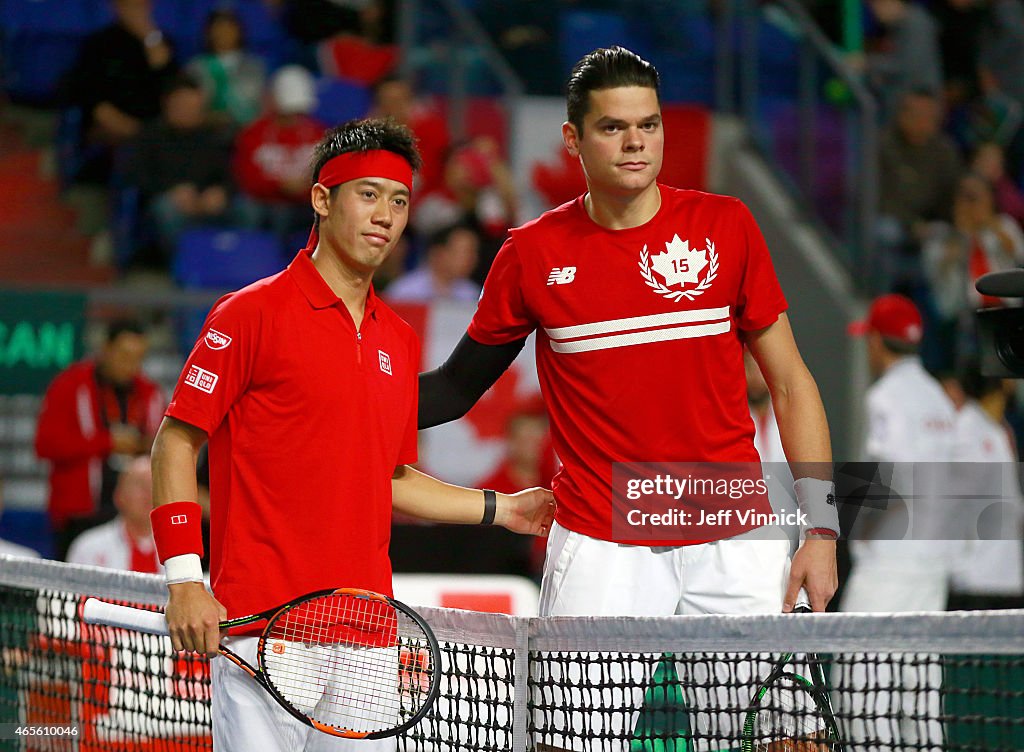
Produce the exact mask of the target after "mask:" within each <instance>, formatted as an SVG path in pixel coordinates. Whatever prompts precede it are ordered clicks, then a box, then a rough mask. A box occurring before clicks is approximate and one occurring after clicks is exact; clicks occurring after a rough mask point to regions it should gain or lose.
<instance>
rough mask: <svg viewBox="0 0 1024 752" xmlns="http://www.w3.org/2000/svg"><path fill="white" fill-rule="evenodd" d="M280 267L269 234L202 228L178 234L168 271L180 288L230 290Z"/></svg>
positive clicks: (278, 250) (281, 263)
mask: <svg viewBox="0 0 1024 752" xmlns="http://www.w3.org/2000/svg"><path fill="white" fill-rule="evenodd" d="M284 266H285V259H284V255H283V254H282V252H281V246H280V243H279V241H278V239H277V236H276V235H274V234H273V233H270V232H263V231H261V230H228V229H213V228H203V229H196V230H188V231H186V232H184V233H182V234H181V237H180V238H179V239H178V247H177V249H176V250H175V254H174V262H173V264H172V274H173V277H174V281H175V282H177V283H178V284H180V285H181V286H183V287H192V288H205V289H223V290H230V289H235V288H238V287H244V286H245V285H247V284H249V283H250V282H254V281H255V280H257V279H260V278H261V277H266V276H269V275H271V274H276V273H277V272H279V271H281V270H282V269H283V268H284Z"/></svg>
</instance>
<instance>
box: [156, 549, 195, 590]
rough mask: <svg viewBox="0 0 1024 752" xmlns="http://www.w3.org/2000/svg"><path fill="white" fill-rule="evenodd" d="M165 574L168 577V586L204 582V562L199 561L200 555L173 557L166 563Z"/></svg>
mask: <svg viewBox="0 0 1024 752" xmlns="http://www.w3.org/2000/svg"><path fill="white" fill-rule="evenodd" d="M164 574H166V575H167V584H168V585H177V584H178V583H179V582H202V581H203V562H202V561H201V560H200V559H199V554H182V555H181V556H172V557H171V558H169V559H168V560H167V561H165V562H164Z"/></svg>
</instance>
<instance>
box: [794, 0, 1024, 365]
mask: <svg viewBox="0 0 1024 752" xmlns="http://www.w3.org/2000/svg"><path fill="white" fill-rule="evenodd" d="M807 2H808V3H809V4H810V5H811V8H812V10H813V11H814V12H815V13H816V15H817V16H818V17H819V20H822V21H823V22H824V23H825V24H826V27H827V28H831V30H832V32H833V36H834V38H836V39H837V40H838V39H839V38H840V36H841V32H840V30H839V26H838V16H837V14H838V13H839V11H840V8H839V6H841V5H842V4H841V3H822V2H816V1H815V0H807ZM863 8H864V21H865V24H864V29H863V33H864V43H863V49H861V50H849V51H847V53H846V58H845V59H846V63H847V64H848V65H849V66H850V67H851V68H852V70H854V71H856V72H859V73H860V74H861V75H862V76H863V80H864V81H865V83H867V84H868V86H869V87H870V89H871V90H872V92H873V93H874V94H875V95H876V98H877V102H878V104H879V113H880V118H881V123H882V128H883V130H882V135H881V140H880V145H879V155H878V158H879V189H880V191H879V205H878V220H877V225H876V228H875V236H874V243H875V254H874V261H873V263H872V268H871V269H870V270H869V277H870V284H871V286H872V290H871V292H873V293H876V294H879V293H886V292H898V293H903V294H906V295H908V296H909V297H911V298H912V299H913V300H914V301H915V303H917V305H918V306H919V307H920V309H921V310H922V312H923V314H924V317H925V340H924V342H923V343H922V348H921V354H922V358H923V360H924V362H925V365H926V366H927V367H928V368H929V369H930V370H932V371H940V372H945V371H950V370H953V369H956V368H958V367H959V366H961V365H962V364H963V363H965V362H968V361H970V360H973V359H975V358H976V357H977V341H976V336H975V331H974V317H973V311H974V310H975V309H976V308H978V307H980V306H982V305H985V306H998V305H1004V304H1005V301H1000V300H995V299H982V298H981V296H979V295H978V293H977V292H976V291H975V290H974V284H973V283H974V280H975V279H977V278H978V277H979V276H981V275H982V274H984V273H986V272H990V271H1000V270H1005V269H1010V268H1014V267H1018V266H1021V265H1022V264H1024V233H1022V231H1021V222H1024V191H1022V185H1024V130H1022V129H1021V123H1022V112H1024V54H1022V53H1024V3H1022V2H1021V1H1020V0H927V1H926V2H925V1H917V2H915V1H914V0H865V2H864V3H863Z"/></svg>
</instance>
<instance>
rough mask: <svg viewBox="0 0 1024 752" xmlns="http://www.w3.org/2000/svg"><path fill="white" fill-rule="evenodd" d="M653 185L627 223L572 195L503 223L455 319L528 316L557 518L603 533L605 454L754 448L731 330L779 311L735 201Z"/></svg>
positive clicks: (508, 337)
mask: <svg viewBox="0 0 1024 752" xmlns="http://www.w3.org/2000/svg"><path fill="white" fill-rule="evenodd" d="M659 187H660V189H661V198H662V203H661V208H660V209H659V210H658V213H657V214H656V215H655V216H654V217H653V218H652V219H651V220H650V221H649V222H647V223H646V224H644V225H641V226H640V227H634V228H630V229H626V230H608V229H606V228H603V227H601V226H600V225H598V224H596V223H595V222H594V221H593V220H591V219H590V217H589V216H588V214H587V212H586V209H585V208H584V207H583V199H582V197H580V198H578V199H576V200H575V201H572V202H570V203H567V204H565V205H563V206H560V207H559V208H557V209H554V210H552V211H550V212H547V213H545V214H543V215H542V216H541V217H540V218H538V219H536V220H534V221H532V222H530V223H528V224H526V225H523V226H522V227H520V228H517V229H515V230H512V231H511V236H510V238H509V239H508V240H507V241H506V242H505V245H504V246H503V247H502V249H501V251H500V252H499V254H498V256H497V258H496V259H495V261H494V265H493V266H492V267H491V271H490V274H489V275H488V277H487V281H486V283H485V285H484V293H483V296H482V297H481V299H480V304H479V307H478V309H477V312H476V315H475V316H474V318H473V321H472V323H471V324H470V327H469V335H470V336H471V337H472V338H473V339H475V340H476V341H478V342H481V343H483V344H487V345H496V344H502V343H506V342H509V341H512V340H515V339H519V338H522V337H524V336H526V335H527V334H529V333H530V332H532V331H533V330H534V329H536V330H537V369H538V372H539V375H540V383H541V389H542V391H543V394H544V398H545V401H546V403H547V406H548V411H549V413H550V417H551V430H552V435H553V439H554V446H555V451H556V453H557V454H558V457H559V459H560V460H561V461H562V465H563V467H562V470H561V471H560V472H559V474H558V475H557V476H556V477H555V480H554V483H553V490H554V492H555V498H556V500H557V502H558V512H557V519H558V522H559V524H561V525H562V526H564V527H566V528H568V529H570V530H574V531H577V532H580V533H583V534H585V535H588V536H591V537H595V538H600V539H604V540H616V539H618V540H627V539H626V538H624V537H623V536H621V535H620V536H615V535H613V532H612V523H611V516H612V512H611V493H612V463H615V462H744V463H756V462H758V456H757V451H756V450H755V449H754V442H753V437H754V426H753V423H752V422H751V419H750V412H749V410H748V408H747V395H746V380H745V377H744V371H743V346H742V342H741V340H740V337H739V333H740V330H756V329H762V328H764V327H766V326H769V325H770V324H772V323H774V322H775V321H776V320H777V319H778V317H779V314H780V313H782V312H783V311H785V309H786V301H785V298H784V297H783V294H782V290H781V288H780V286H779V283H778V280H777V279H776V276H775V272H774V269H773V268H772V263H771V258H770V257H769V254H768V249H767V247H766V246H765V243H764V239H763V238H762V236H761V233H760V231H759V229H758V227H757V225H756V223H755V222H754V219H753V217H752V216H751V214H750V212H749V210H748V209H747V208H746V207H745V206H744V205H743V204H742V203H741V202H740V201H739V200H738V199H735V198H730V197H726V196H716V195H713V194H708V193H703V192H700V191H692V190H677V189H674V188H669V187H667V186H659ZM759 503H760V504H761V506H760V510H761V511H768V507H767V499H764V500H763V502H759ZM755 526H756V525H747V526H746V527H737V526H735V525H734V526H733V527H731V528H729V530H728V532H727V533H726V532H724V531H723V532H722V535H721V537H725V536H726V535H733V534H735V533H737V532H740V531H742V530H744V529H750V528H752V527H755ZM706 539H707V538H705V540H706ZM647 542H648V543H650V544H659V545H679V544H683V543H692V542H695V541H694V540H693V539H676V538H673V539H670V540H659V541H647Z"/></svg>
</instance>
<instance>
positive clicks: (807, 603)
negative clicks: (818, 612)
mask: <svg viewBox="0 0 1024 752" xmlns="http://www.w3.org/2000/svg"><path fill="white" fill-rule="evenodd" d="M813 610H814V609H812V608H811V599H810V598H809V597H808V595H807V591H806V590H804V589H803V588H800V592H799V593H797V594H796V603H795V604H794V605H793V613H795V614H802V613H808V614H809V613H810V612H811V611H813Z"/></svg>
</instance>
